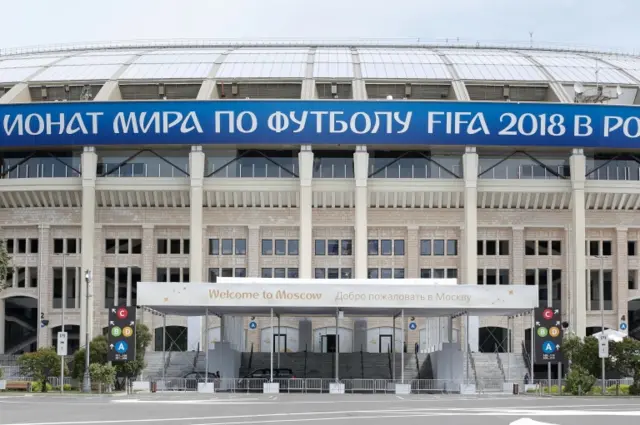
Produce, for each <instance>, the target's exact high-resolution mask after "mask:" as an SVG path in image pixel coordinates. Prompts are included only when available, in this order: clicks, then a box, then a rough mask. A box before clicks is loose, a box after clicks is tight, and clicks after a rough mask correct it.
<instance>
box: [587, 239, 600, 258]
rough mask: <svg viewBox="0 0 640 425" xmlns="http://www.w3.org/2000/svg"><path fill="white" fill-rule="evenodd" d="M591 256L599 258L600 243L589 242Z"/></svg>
mask: <svg viewBox="0 0 640 425" xmlns="http://www.w3.org/2000/svg"><path fill="white" fill-rule="evenodd" d="M588 252H589V256H591V257H597V256H599V255H600V241H589V251H588Z"/></svg>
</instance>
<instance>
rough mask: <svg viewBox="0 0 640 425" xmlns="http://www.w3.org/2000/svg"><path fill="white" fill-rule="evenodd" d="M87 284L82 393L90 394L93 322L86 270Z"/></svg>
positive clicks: (87, 271)
mask: <svg viewBox="0 0 640 425" xmlns="http://www.w3.org/2000/svg"><path fill="white" fill-rule="evenodd" d="M84 278H85V282H86V283H87V287H86V289H85V304H86V305H85V309H84V376H83V377H82V392H85V393H90V392H91V374H90V373H89V362H90V357H89V356H90V350H91V341H89V326H91V322H90V321H89V288H90V285H91V271H90V270H86V271H85V272H84Z"/></svg>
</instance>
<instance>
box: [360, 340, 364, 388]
mask: <svg viewBox="0 0 640 425" xmlns="http://www.w3.org/2000/svg"><path fill="white" fill-rule="evenodd" d="M360 378H362V379H364V352H363V351H362V344H360Z"/></svg>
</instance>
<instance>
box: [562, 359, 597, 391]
mask: <svg viewBox="0 0 640 425" xmlns="http://www.w3.org/2000/svg"><path fill="white" fill-rule="evenodd" d="M595 382H596V378H594V377H593V376H591V375H589V372H587V370H586V369H584V368H582V367H580V366H573V367H572V368H571V371H570V372H569V374H568V375H567V380H566V385H565V390H566V391H567V392H569V393H571V394H573V395H581V394H587V393H589V392H591V390H592V388H593V384H595Z"/></svg>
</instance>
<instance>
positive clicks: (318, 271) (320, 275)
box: [313, 268, 326, 279]
mask: <svg viewBox="0 0 640 425" xmlns="http://www.w3.org/2000/svg"><path fill="white" fill-rule="evenodd" d="M313 275H314V276H315V278H316V279H325V278H326V277H325V273H324V269H321V268H316V269H314V270H313Z"/></svg>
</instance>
